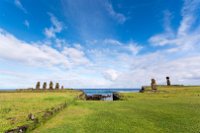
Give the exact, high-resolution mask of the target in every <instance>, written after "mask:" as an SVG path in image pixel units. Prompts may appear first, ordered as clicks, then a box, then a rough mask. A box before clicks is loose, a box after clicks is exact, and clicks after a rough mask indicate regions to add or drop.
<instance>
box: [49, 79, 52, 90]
mask: <svg viewBox="0 0 200 133" xmlns="http://www.w3.org/2000/svg"><path fill="white" fill-rule="evenodd" d="M49 89H50V90H53V82H52V81H51V82H50V83H49Z"/></svg>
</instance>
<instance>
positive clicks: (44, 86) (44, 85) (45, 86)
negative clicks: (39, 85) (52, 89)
mask: <svg viewBox="0 0 200 133" xmlns="http://www.w3.org/2000/svg"><path fill="white" fill-rule="evenodd" d="M46 89H47V83H46V82H44V84H43V90H46Z"/></svg>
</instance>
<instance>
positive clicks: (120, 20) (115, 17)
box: [105, 2, 127, 24]
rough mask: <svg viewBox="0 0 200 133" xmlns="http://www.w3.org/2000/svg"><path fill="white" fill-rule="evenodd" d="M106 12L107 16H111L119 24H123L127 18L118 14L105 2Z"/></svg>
mask: <svg viewBox="0 0 200 133" xmlns="http://www.w3.org/2000/svg"><path fill="white" fill-rule="evenodd" d="M105 6H106V10H107V11H108V13H109V15H111V16H112V17H113V18H114V19H116V20H117V21H118V22H119V23H120V24H123V23H124V22H125V21H126V20H127V18H126V16H125V15H124V14H122V13H118V12H116V11H115V10H114V9H113V6H112V4H111V3H109V2H106V3H105Z"/></svg>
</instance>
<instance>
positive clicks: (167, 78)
mask: <svg viewBox="0 0 200 133" xmlns="http://www.w3.org/2000/svg"><path fill="white" fill-rule="evenodd" d="M166 80H167V86H170V85H171V82H170V78H169V77H166Z"/></svg>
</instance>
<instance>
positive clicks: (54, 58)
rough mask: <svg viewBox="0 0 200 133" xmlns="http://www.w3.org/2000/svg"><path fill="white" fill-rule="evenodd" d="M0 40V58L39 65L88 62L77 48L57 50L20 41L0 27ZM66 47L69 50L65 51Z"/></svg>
mask: <svg viewBox="0 0 200 133" xmlns="http://www.w3.org/2000/svg"><path fill="white" fill-rule="evenodd" d="M0 42H1V45H0V59H6V60H12V61H17V62H21V63H25V64H26V65H31V66H40V67H54V66H59V67H63V68H71V67H74V66H78V65H83V64H87V63H89V60H87V59H86V57H85V55H84V53H83V52H82V51H80V50H78V49H75V48H70V47H69V48H67V47H65V49H64V50H63V51H61V52H59V51H58V50H56V49H53V48H51V47H49V46H47V45H45V44H43V45H41V44H40V43H31V44H30V43H27V42H24V41H21V40H19V39H17V38H16V37H14V36H13V35H11V34H9V33H8V32H6V31H4V30H2V29H0ZM67 49H69V50H68V51H66V50H67ZM66 52H68V53H66Z"/></svg>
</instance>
